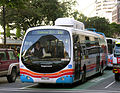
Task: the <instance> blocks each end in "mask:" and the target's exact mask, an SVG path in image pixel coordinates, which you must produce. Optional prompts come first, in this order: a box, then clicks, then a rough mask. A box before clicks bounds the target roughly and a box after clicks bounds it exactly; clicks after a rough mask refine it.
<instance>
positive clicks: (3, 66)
mask: <svg viewBox="0 0 120 93" xmlns="http://www.w3.org/2000/svg"><path fill="white" fill-rule="evenodd" d="M18 72H19V63H18V59H17V57H16V55H15V52H14V50H12V49H0V77H3V76H6V77H7V80H8V82H9V83H12V82H15V81H16V78H17V75H18Z"/></svg>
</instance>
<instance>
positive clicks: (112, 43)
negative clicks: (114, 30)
mask: <svg viewBox="0 0 120 93" xmlns="http://www.w3.org/2000/svg"><path fill="white" fill-rule="evenodd" d="M106 40H107V46H108V65H107V66H108V67H113V50H114V47H115V43H116V42H118V41H120V39H116V38H110V37H107V38H106Z"/></svg>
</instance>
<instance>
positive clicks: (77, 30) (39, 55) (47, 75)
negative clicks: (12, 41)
mask: <svg viewBox="0 0 120 93" xmlns="http://www.w3.org/2000/svg"><path fill="white" fill-rule="evenodd" d="M35 46H36V47H37V48H38V50H39V52H38V51H36V52H35ZM38 46H39V47H38ZM37 48H36V49H37ZM106 65H107V42H106V39H105V38H104V36H102V35H100V34H97V33H95V32H92V31H86V30H84V24H83V23H81V22H78V21H76V20H74V19H71V18H58V19H57V20H56V21H55V26H40V27H33V28H29V29H28V30H27V32H26V34H25V37H24V40H23V43H22V47H21V52H20V78H21V81H22V82H38V83H74V82H77V81H80V80H81V81H82V82H84V81H85V80H86V77H89V76H92V75H94V74H96V73H101V74H102V73H103V70H104V69H105V67H106Z"/></svg>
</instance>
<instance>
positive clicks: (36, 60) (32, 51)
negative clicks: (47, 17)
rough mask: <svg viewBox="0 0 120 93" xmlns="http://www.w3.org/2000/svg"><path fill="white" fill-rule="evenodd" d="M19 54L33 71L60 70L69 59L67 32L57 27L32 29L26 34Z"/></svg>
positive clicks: (68, 36) (47, 71) (68, 37)
mask: <svg viewBox="0 0 120 93" xmlns="http://www.w3.org/2000/svg"><path fill="white" fill-rule="evenodd" d="M21 54H22V55H21V57H22V58H21V59H22V62H23V64H24V65H25V66H26V67H27V68H29V69H31V70H33V71H35V72H40V73H49V72H50V73H51V72H55V71H58V70H61V69H63V68H64V67H65V66H66V65H67V64H68V63H69V61H70V54H71V53H70V35H69V32H68V31H66V30H58V29H40V30H32V31H30V32H28V34H27V35H26V38H25V40H24V43H23V47H22V53H21ZM46 68H47V69H46ZM51 68H52V69H51Z"/></svg>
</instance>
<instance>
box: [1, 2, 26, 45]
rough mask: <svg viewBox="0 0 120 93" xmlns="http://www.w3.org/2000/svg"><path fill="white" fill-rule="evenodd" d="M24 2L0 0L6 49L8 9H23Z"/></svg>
mask: <svg viewBox="0 0 120 93" xmlns="http://www.w3.org/2000/svg"><path fill="white" fill-rule="evenodd" d="M23 2H24V0H0V7H2V12H1V18H0V19H1V25H2V27H3V29H4V45H5V47H6V28H5V27H6V9H7V8H8V7H12V8H13V7H14V8H17V7H22V6H23Z"/></svg>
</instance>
